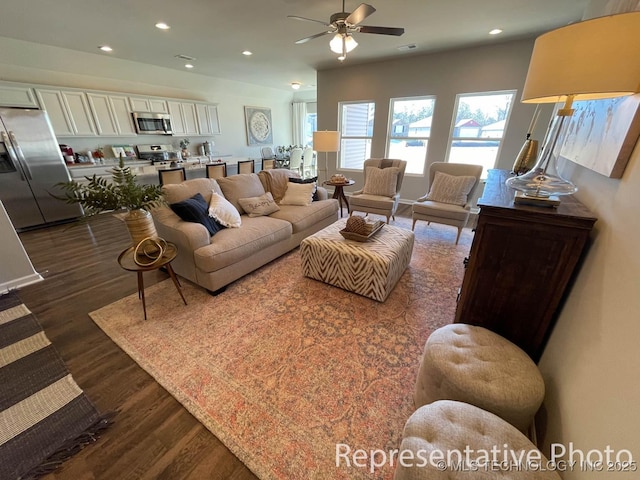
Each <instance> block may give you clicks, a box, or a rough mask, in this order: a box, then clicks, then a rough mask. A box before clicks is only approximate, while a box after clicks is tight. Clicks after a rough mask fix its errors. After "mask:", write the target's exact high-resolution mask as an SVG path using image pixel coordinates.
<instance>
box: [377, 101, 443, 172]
mask: <svg viewBox="0 0 640 480" xmlns="http://www.w3.org/2000/svg"><path fill="white" fill-rule="evenodd" d="M435 103H436V100H435V98H434V97H414V98H392V99H391V108H390V109H389V112H390V119H389V134H388V135H387V158H399V159H401V160H406V161H407V169H406V171H405V173H414V174H418V175H422V174H424V164H425V160H426V158H427V144H428V143H429V137H430V136H431V120H432V119H433V109H434V107H435Z"/></svg>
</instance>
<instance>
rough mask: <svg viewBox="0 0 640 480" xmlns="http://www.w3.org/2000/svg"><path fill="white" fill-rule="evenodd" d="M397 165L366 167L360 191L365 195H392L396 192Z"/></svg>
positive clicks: (398, 171)
mask: <svg viewBox="0 0 640 480" xmlns="http://www.w3.org/2000/svg"><path fill="white" fill-rule="evenodd" d="M399 173H400V169H399V168H398V167H388V168H378V167H367V169H366V176H367V178H366V179H365V182H364V187H363V188H362V193H364V194H367V195H380V196H383V197H393V196H394V195H395V194H396V185H397V184H398V174H399Z"/></svg>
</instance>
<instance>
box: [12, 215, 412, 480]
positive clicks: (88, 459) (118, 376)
mask: <svg viewBox="0 0 640 480" xmlns="http://www.w3.org/2000/svg"><path fill="white" fill-rule="evenodd" d="M398 215H399V216H410V215H411V213H410V207H408V206H401V207H400V209H399V213H398ZM20 239H21V240H22V242H23V244H24V246H25V249H26V250H27V253H28V254H29V257H30V258H31V261H32V262H33V264H34V267H35V268H36V270H37V271H38V272H39V273H40V274H41V275H43V276H44V277H45V281H43V282H40V283H37V284H34V285H30V286H28V287H24V288H22V289H21V290H20V292H19V293H20V297H21V298H22V300H23V301H24V303H25V304H26V305H27V307H28V308H29V309H30V310H31V311H32V312H34V313H35V314H36V316H37V317H38V319H39V320H40V323H41V324H42V326H43V327H44V329H45V332H46V334H47V336H48V337H49V339H50V340H51V342H52V343H53V345H54V346H55V347H56V348H57V350H58V352H59V353H60V355H61V356H62V358H63V359H64V361H65V362H66V363H67V365H68V367H69V370H70V371H71V373H72V374H73V376H74V378H75V380H76V382H77V383H78V384H79V385H80V387H81V388H82V389H83V390H84V391H85V392H86V393H87V395H88V396H89V398H90V399H91V400H92V401H93V402H94V403H95V404H96V406H97V407H98V409H100V410H101V411H111V410H117V411H118V412H119V413H118V415H117V417H116V422H115V424H114V425H113V426H112V427H111V428H110V429H109V430H107V431H106V432H105V433H104V434H103V436H102V438H101V439H100V440H99V441H98V443H96V444H95V445H92V446H90V447H88V448H86V449H85V450H83V451H82V452H80V453H79V454H77V455H76V456H75V457H73V458H72V459H71V460H69V461H68V462H66V463H65V464H64V466H63V467H62V468H61V469H60V470H59V471H58V472H56V473H55V474H53V475H50V476H49V477H48V478H58V479H73V480H77V479H94V478H95V479H109V480H114V479H118V480H122V479H171V480H178V479H199V480H200V479H212V480H215V479H233V480H248V479H255V478H256V477H255V476H254V475H253V474H252V473H251V471H249V469H247V468H246V467H245V466H244V464H242V463H241V462H240V461H239V460H238V459H237V458H236V457H235V456H234V455H233V454H232V453H231V452H229V450H228V449H227V448H226V447H225V446H224V445H223V444H222V443H221V442H220V441H219V440H218V439H217V438H216V437H215V436H213V435H212V434H211V433H210V432H209V431H208V430H207V429H206V428H205V427H203V426H202V425H201V424H200V422H198V421H197V420H196V419H195V418H194V417H193V416H192V415H191V414H190V413H189V412H187V410H186V409H185V408H184V407H182V405H181V404H180V403H178V401H176V400H175V399H174V398H173V397H172V396H171V395H170V394H169V393H167V392H166V391H165V390H164V389H163V388H162V387H161V386H160V385H159V384H158V383H157V382H156V381H155V380H154V379H153V378H151V376H149V375H148V374H147V373H146V372H145V371H144V370H143V369H142V368H140V367H139V366H138V365H137V364H136V363H135V362H134V361H133V360H131V358H129V356H128V355H127V354H126V353H124V352H123V351H122V350H121V349H120V348H119V347H118V346H117V345H116V344H115V343H113V342H112V341H111V339H109V337H107V336H106V335H105V334H104V333H103V332H102V330H100V329H99V328H98V327H97V326H96V325H95V324H94V323H93V321H92V320H91V318H89V315H88V313H89V312H91V311H93V310H97V309H98V308H100V307H103V306H105V305H108V304H109V303H112V302H115V301H116V300H119V299H120V298H123V297H125V296H127V295H130V294H132V293H135V292H136V278H135V275H134V274H132V273H131V272H126V271H124V270H122V269H121V268H120V267H119V265H118V263H117V261H116V259H117V257H118V254H119V253H120V252H121V251H122V250H124V249H125V248H126V247H127V246H128V244H129V237H128V234H127V231H126V228H125V226H124V224H123V223H122V222H121V221H119V220H117V219H115V218H114V217H112V216H110V215H101V216H100V217H98V218H94V219H92V220H91V222H89V223H86V224H74V225H72V226H69V225H61V226H56V227H50V228H46V229H42V230H34V231H31V232H24V233H21V234H20ZM144 278H145V285H147V286H148V285H152V284H154V283H157V282H159V281H162V280H164V279H166V278H168V276H167V275H166V274H165V273H162V272H160V271H158V272H150V273H145V277H144Z"/></svg>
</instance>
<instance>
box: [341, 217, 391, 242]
mask: <svg viewBox="0 0 640 480" xmlns="http://www.w3.org/2000/svg"><path fill="white" fill-rule="evenodd" d="M383 225H384V222H383V221H381V220H377V221H375V222H373V223H367V229H369V233H368V234H367V235H362V234H360V233H355V232H347V231H346V230H345V229H342V230H340V235H342V236H343V237H344V238H346V239H347V240H355V241H356V242H366V241H367V240H369V239H370V238H371V237H373V236H374V235H375V234H376V233H378V232H379V231H380V229H381V228H382V226H383Z"/></svg>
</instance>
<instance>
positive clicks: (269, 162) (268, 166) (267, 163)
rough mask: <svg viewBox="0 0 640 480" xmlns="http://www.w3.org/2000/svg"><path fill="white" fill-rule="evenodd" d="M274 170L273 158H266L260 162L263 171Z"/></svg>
mask: <svg viewBox="0 0 640 480" xmlns="http://www.w3.org/2000/svg"><path fill="white" fill-rule="evenodd" d="M274 168H276V160H275V158H268V159H264V160H262V169H263V170H273V169H274Z"/></svg>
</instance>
